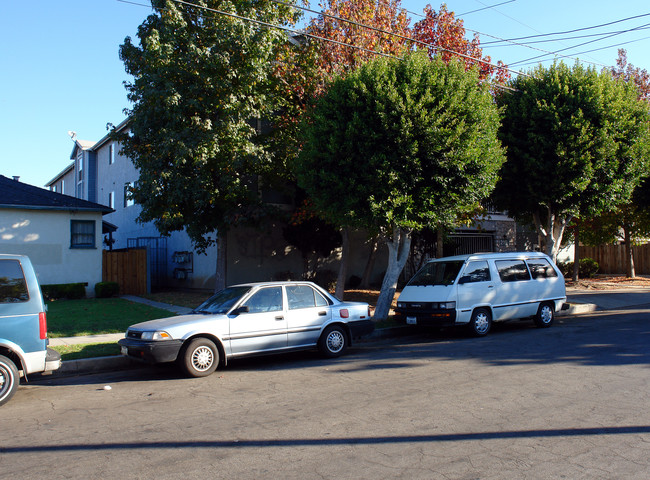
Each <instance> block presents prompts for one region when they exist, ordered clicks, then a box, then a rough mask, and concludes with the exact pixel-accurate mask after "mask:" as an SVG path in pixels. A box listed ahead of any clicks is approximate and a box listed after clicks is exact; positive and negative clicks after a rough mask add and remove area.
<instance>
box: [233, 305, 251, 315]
mask: <svg viewBox="0 0 650 480" xmlns="http://www.w3.org/2000/svg"><path fill="white" fill-rule="evenodd" d="M249 311H250V309H249V308H248V305H242V306H241V307H238V308H235V309H234V310H233V312H232V314H233V315H239V314H240V313H248V312H249Z"/></svg>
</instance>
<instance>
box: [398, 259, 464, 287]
mask: <svg viewBox="0 0 650 480" xmlns="http://www.w3.org/2000/svg"><path fill="white" fill-rule="evenodd" d="M462 266H463V262H430V263H427V264H426V265H425V266H424V267H422V268H421V269H420V271H419V272H418V273H416V274H415V276H414V277H413V278H412V279H411V281H410V282H409V283H408V284H409V286H413V287H425V286H427V285H451V284H452V283H454V281H455V280H456V277H457V276H458V272H460V268H461V267H462Z"/></svg>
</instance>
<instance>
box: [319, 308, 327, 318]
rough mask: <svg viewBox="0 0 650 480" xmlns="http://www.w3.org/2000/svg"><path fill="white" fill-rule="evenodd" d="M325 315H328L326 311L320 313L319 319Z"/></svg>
mask: <svg viewBox="0 0 650 480" xmlns="http://www.w3.org/2000/svg"><path fill="white" fill-rule="evenodd" d="M325 315H327V312H326V311H324V310H323V311H321V312H318V316H319V317H324V316H325Z"/></svg>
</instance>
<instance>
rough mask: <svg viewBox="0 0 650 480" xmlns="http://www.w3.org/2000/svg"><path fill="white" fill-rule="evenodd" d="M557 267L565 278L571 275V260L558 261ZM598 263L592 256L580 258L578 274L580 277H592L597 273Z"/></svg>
mask: <svg viewBox="0 0 650 480" xmlns="http://www.w3.org/2000/svg"><path fill="white" fill-rule="evenodd" d="M558 267H559V268H560V271H561V272H562V275H564V276H565V277H566V278H570V277H572V276H573V262H565V263H562V262H561V263H558ZM599 268H600V265H598V262H597V261H596V260H594V259H593V258H582V259H581V260H580V266H579V267H578V276H579V277H580V278H593V277H595V276H596V274H597V273H598V269H599Z"/></svg>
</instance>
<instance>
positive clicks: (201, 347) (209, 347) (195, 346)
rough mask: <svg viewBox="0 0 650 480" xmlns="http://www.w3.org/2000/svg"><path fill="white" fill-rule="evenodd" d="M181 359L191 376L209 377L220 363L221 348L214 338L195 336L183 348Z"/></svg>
mask: <svg viewBox="0 0 650 480" xmlns="http://www.w3.org/2000/svg"><path fill="white" fill-rule="evenodd" d="M179 361H180V365H181V368H182V369H183V370H184V371H185V373H186V374H187V375H189V376H190V377H207V376H208V375H210V374H212V373H213V372H214V371H215V370H216V369H217V366H218V365H219V350H217V346H216V345H215V344H214V342H213V341H212V340H210V339H207V338H195V339H194V340H190V342H189V343H188V345H187V347H185V348H184V349H183V353H182V355H181V356H180V357H179Z"/></svg>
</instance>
